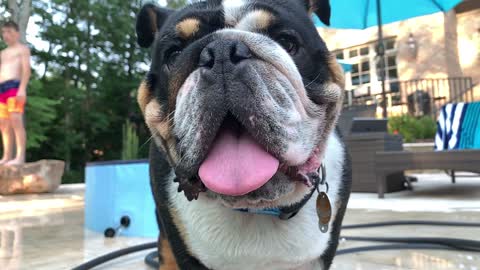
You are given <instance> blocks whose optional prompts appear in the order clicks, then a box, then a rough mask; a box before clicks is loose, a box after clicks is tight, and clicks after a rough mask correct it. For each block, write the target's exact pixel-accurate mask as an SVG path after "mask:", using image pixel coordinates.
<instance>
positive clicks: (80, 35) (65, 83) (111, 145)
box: [27, 0, 148, 181]
mask: <svg viewBox="0 0 480 270" xmlns="http://www.w3.org/2000/svg"><path fill="white" fill-rule="evenodd" d="M141 5H142V1H141V0H133V1H123V0H108V1H95V0H84V1H77V0H55V1H47V0H43V1H34V2H33V15H34V18H37V19H36V20H35V22H36V24H37V25H38V26H39V28H40V29H41V30H40V32H39V33H38V34H37V36H38V38H40V39H42V40H44V41H47V44H48V46H47V47H46V48H45V47H44V46H43V47H42V46H36V44H33V47H34V48H33V55H34V58H35V61H34V62H35V63H36V65H37V67H41V68H39V69H37V70H44V71H43V72H42V74H38V76H37V78H35V79H34V80H32V82H31V84H30V88H29V89H30V90H29V91H30V92H29V94H31V95H30V99H29V102H31V103H32V106H31V107H32V108H31V109H30V111H31V113H27V117H30V118H27V119H28V121H27V126H30V127H31V130H29V131H28V132H29V134H28V136H29V151H28V154H29V156H28V158H29V160H37V159H41V158H58V159H62V160H65V161H66V163H67V171H68V173H67V180H69V181H72V180H74V181H78V180H82V173H83V170H84V167H85V164H86V163H88V162H91V161H101V160H115V159H120V158H121V153H122V126H123V125H124V123H125V121H126V120H128V121H130V122H131V124H132V125H133V126H134V128H135V129H136V132H137V133H138V134H139V137H140V144H141V145H142V144H143V143H144V142H145V141H147V139H148V135H147V131H146V128H145V127H144V124H143V120H142V117H141V114H140V112H139V110H138V108H137V105H136V101H135V95H136V94H135V93H136V89H137V87H138V85H139V84H140V81H141V80H142V78H143V77H144V76H145V73H146V68H147V67H148V62H147V59H148V57H147V55H148V50H143V49H140V48H139V47H138V46H137V45H136V36H135V16H136V13H137V12H138V11H139V9H140V7H141ZM35 132H36V133H35ZM146 148H147V147H145V146H144V147H142V148H141V149H140V155H141V157H145V156H146V153H147V149H146ZM73 177H78V178H79V179H72V178H73Z"/></svg>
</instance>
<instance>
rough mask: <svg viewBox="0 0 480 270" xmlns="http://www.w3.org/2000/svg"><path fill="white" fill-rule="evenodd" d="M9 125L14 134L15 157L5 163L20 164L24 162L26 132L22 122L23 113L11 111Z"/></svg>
mask: <svg viewBox="0 0 480 270" xmlns="http://www.w3.org/2000/svg"><path fill="white" fill-rule="evenodd" d="M10 125H11V127H12V129H13V133H14V134H15V147H16V150H17V151H16V154H15V158H14V159H12V160H10V161H9V162H7V165H21V164H24V163H25V148H26V134H25V126H24V124H23V114H21V113H11V114H10Z"/></svg>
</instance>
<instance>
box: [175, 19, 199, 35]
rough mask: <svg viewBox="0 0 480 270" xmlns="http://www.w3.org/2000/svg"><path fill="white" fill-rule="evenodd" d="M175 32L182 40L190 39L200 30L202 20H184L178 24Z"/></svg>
mask: <svg viewBox="0 0 480 270" xmlns="http://www.w3.org/2000/svg"><path fill="white" fill-rule="evenodd" d="M175 30H176V31H177V35H178V36H180V37H181V38H182V39H189V38H191V37H193V36H194V35H195V34H196V33H197V32H198V31H199V30H200V20H198V19H195V18H187V19H184V20H182V21H181V22H179V23H178V24H177V26H176V27H175Z"/></svg>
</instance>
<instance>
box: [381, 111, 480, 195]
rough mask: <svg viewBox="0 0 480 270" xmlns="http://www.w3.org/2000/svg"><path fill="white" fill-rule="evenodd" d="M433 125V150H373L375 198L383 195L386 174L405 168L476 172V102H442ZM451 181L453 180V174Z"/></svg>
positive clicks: (479, 131)
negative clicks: (374, 154)
mask: <svg viewBox="0 0 480 270" xmlns="http://www.w3.org/2000/svg"><path fill="white" fill-rule="evenodd" d="M437 126H438V130H437V136H436V139H435V151H426V152H408V151H392V152H377V153H376V157H375V172H376V178H377V192H378V197H379V198H384V196H385V187H386V185H387V179H388V178H387V176H388V175H391V174H393V173H398V172H403V171H405V170H426V169H441V170H450V171H453V172H454V171H465V172H473V173H480V102H477V103H469V104H465V103H458V104H448V105H445V106H444V107H443V108H442V111H441V113H440V116H439V119H438V123H437ZM452 182H455V177H454V174H453V178H452Z"/></svg>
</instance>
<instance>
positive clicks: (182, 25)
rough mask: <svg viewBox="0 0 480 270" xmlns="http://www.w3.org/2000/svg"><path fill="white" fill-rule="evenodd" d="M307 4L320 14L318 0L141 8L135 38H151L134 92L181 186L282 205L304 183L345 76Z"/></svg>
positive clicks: (325, 11)
mask: <svg viewBox="0 0 480 270" xmlns="http://www.w3.org/2000/svg"><path fill="white" fill-rule="evenodd" d="M309 9H310V10H311V11H314V12H315V13H316V14H317V15H318V16H319V17H320V19H321V20H322V21H324V22H325V23H328V20H329V14H330V7H329V4H328V0H320V1H308V0H223V1H220V0H216V1H202V2H197V3H194V4H192V5H190V6H188V7H186V8H184V9H182V10H180V11H171V10H166V9H162V8H159V7H156V6H153V5H146V6H145V7H144V8H143V9H142V11H141V12H140V14H139V19H138V22H137V32H138V37H139V44H140V45H142V46H144V47H150V46H151V45H152V44H153V45H152V66H151V70H150V73H149V76H148V79H147V80H146V81H145V82H144V83H143V84H142V86H141V87H140V89H139V96H138V100H139V103H140V106H141V108H142V111H143V112H144V114H145V118H146V122H147V125H148V126H149V128H150V129H151V131H152V133H153V136H154V139H155V142H156V144H157V145H158V147H159V148H160V149H161V150H162V151H164V152H165V153H166V155H167V156H168V157H169V162H170V164H171V165H172V167H173V168H174V169H175V173H176V175H177V177H178V178H179V179H180V182H181V184H182V185H183V187H182V188H183V189H184V190H186V191H188V192H193V193H198V191H207V193H206V194H207V196H208V197H210V198H212V199H218V200H219V201H220V202H221V203H223V204H224V205H226V206H228V207H235V208H238V207H249V208H265V207H279V206H288V205H291V204H294V203H296V202H298V201H300V200H302V199H303V198H304V197H305V195H306V194H308V192H309V191H310V190H311V184H312V183H310V180H309V179H308V177H306V176H307V175H308V174H309V173H311V172H314V171H317V170H318V168H319V167H320V165H321V160H322V158H323V153H324V150H325V146H326V141H327V138H328V136H329V134H330V133H331V132H332V128H333V126H334V124H335V122H336V119H337V116H338V113H339V109H340V104H341V102H342V93H343V90H342V89H343V76H342V72H341V69H340V67H339V66H338V64H337V63H336V61H335V59H334V58H333V57H332V56H331V54H330V53H329V52H328V50H327V48H326V46H325V44H324V42H323V41H322V40H321V38H320V37H319V35H318V32H317V31H316V29H315V27H314V26H313V23H312V22H311V19H310V14H309ZM189 186H190V187H189ZM193 196H194V197H196V195H193Z"/></svg>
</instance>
